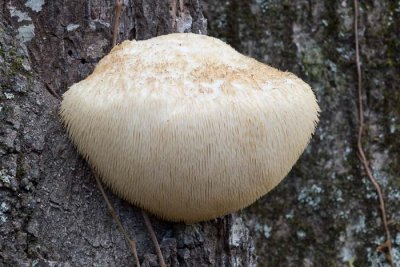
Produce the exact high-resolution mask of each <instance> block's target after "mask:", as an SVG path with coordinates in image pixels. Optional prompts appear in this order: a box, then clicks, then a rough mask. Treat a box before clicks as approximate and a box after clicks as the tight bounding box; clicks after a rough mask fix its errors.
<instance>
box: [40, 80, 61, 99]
mask: <svg viewBox="0 0 400 267" xmlns="http://www.w3.org/2000/svg"><path fill="white" fill-rule="evenodd" d="M43 82H44V85H45V87H46V89H47V91H48V92H49V93H50V94H51V95H52V96H54V97H55V98H57V99H58V100H60V101H61V97H60V95H59V94H57V92H56V91H55V90H54V88H53V86H51V84H50V83H48V82H46V81H43Z"/></svg>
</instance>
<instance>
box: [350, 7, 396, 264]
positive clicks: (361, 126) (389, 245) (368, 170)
mask: <svg viewBox="0 0 400 267" xmlns="http://www.w3.org/2000/svg"><path fill="white" fill-rule="evenodd" d="M354 35H355V47H356V64H357V79H358V80H357V83H358V120H359V128H358V136H357V150H358V157H359V159H360V161H361V162H362V164H363V166H364V169H365V172H366V173H367V176H368V178H369V180H370V181H371V183H372V184H373V185H374V187H375V189H376V192H377V193H378V197H379V204H380V210H381V216H382V220H383V226H384V229H385V234H386V241H385V242H384V244H382V245H381V246H380V250H383V249H382V248H384V247H386V248H387V249H388V252H387V253H385V254H386V258H387V260H388V261H389V262H390V264H391V266H392V267H395V265H394V261H393V255H392V241H391V235H390V231H389V226H388V222H387V216H386V209H385V201H384V198H383V192H382V189H381V187H380V185H379V183H378V182H377V180H376V178H375V177H374V175H373V174H372V171H371V168H370V166H369V163H368V159H367V156H366V155H365V152H364V147H363V144H362V138H363V132H364V126H365V123H364V107H363V101H362V96H363V86H362V76H361V64H360V50H359V41H358V0H354Z"/></svg>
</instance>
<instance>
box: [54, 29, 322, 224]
mask: <svg viewBox="0 0 400 267" xmlns="http://www.w3.org/2000/svg"><path fill="white" fill-rule="evenodd" d="M318 113H319V107H318V104H317V101H316V98H315V96H314V94H313V92H312V90H311V88H310V87H309V86H308V85H307V84H306V83H305V82H303V81H302V80H301V79H299V78H298V77H296V76H295V75H293V74H291V73H289V72H282V71H279V70H277V69H274V68H272V67H270V66H268V65H265V64H263V63H260V62H258V61H256V60H254V59H251V58H249V57H246V56H244V55H242V54H240V53H238V52H236V51H235V50H234V49H233V48H231V47H230V46H229V45H227V44H225V43H224V42H222V41H220V40H218V39H215V38H212V37H208V36H203V35H196V34H170V35H164V36H160V37H156V38H153V39H149V40H146V41H125V42H123V43H122V44H120V45H118V46H116V47H115V48H114V49H113V50H112V51H111V52H110V54H109V55H107V56H105V57H104V58H103V59H102V60H101V61H100V62H99V64H98V65H97V66H96V68H95V70H94V72H93V73H92V74H91V75H90V76H89V77H87V78H86V79H85V80H83V81H81V82H79V83H76V84H74V85H72V86H71V88H70V89H69V90H68V91H67V92H66V93H65V94H64V96H63V101H62V104H61V117H62V119H63V121H64V123H65V125H66V127H67V130H68V133H69V135H70V137H71V139H72V140H73V142H74V143H75V144H76V146H77V149H78V150H79V152H80V153H81V154H82V155H83V156H84V157H85V158H86V159H87V160H88V162H89V163H90V165H91V166H92V167H93V168H94V169H95V170H96V171H97V172H98V173H99V175H100V176H101V177H102V179H103V181H104V182H105V183H106V184H107V185H108V186H109V187H110V188H111V189H112V190H113V191H114V192H115V193H117V194H118V195H119V196H121V197H122V198H124V199H126V200H127V201H129V202H130V203H133V204H135V205H137V206H139V207H142V208H144V209H145V210H148V211H150V212H151V213H153V214H155V215H157V216H158V217H161V218H163V219H166V220H170V221H185V222H187V223H194V222H198V221H204V220H208V219H212V218H216V217H219V216H222V215H225V214H228V213H231V212H234V211H237V210H239V209H242V208H244V207H246V206H248V205H250V204H251V203H253V202H254V201H255V200H257V199H258V198H260V197H261V196H263V195H265V194H266V193H267V192H268V191H270V190H271V189H272V188H274V187H275V186H276V185H277V184H278V183H279V182H280V181H281V180H282V179H283V178H284V177H285V176H286V175H287V174H288V172H289V171H290V169H291V168H292V166H293V165H294V164H295V162H296V161H297V159H298V158H299V156H300V155H301V153H302V152H303V150H304V149H305V147H306V146H307V144H308V142H309V140H310V138H311V136H312V134H313V133H314V130H315V127H316V124H317V122H318Z"/></svg>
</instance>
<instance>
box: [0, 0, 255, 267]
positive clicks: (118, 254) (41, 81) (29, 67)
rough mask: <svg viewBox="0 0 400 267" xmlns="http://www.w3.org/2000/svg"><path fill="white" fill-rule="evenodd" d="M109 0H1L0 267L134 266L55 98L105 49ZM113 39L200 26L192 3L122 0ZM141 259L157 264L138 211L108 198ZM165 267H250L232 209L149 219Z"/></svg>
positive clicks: (244, 232) (242, 229) (249, 246)
mask: <svg viewBox="0 0 400 267" xmlns="http://www.w3.org/2000/svg"><path fill="white" fill-rule="evenodd" d="M113 3H114V1H111V0H108V1H105V0H86V1H80V0H79V1H78V0H51V1H50V0H28V1H26V0H11V1H4V0H0V157H1V160H0V266H132V265H133V257H132V255H131V254H130V251H129V249H128V248H127V244H126V243H125V240H124V239H123V237H122V235H121V234H120V233H119V232H118V230H117V228H116V225H115V223H114V222H113V221H112V219H111V217H110V216H109V214H108V211H107V208H106V204H105V202H104V200H103V199H102V197H101V194H100V192H99V190H98V188H97V187H96V183H95V181H94V179H93V177H92V174H91V171H90V169H89V168H88V166H87V164H86V163H85V162H84V161H83V160H82V158H80V157H79V156H78V154H77V152H76V150H75V148H74V147H73V145H72V144H71V143H70V141H69V140H68V138H67V136H66V134H65V130H64V129H63V127H62V125H61V123H60V121H59V116H58V107H59V102H58V100H57V99H56V98H55V97H54V96H53V95H52V94H50V93H49V91H54V92H55V93H56V94H58V95H61V94H62V93H63V92H65V91H66V90H67V88H68V86H70V85H71V84H73V83H75V82H77V81H79V80H81V79H83V78H85V77H86V76H87V75H88V74H89V73H90V72H91V71H92V70H93V67H94V65H95V63H96V62H97V61H98V60H99V59H100V58H102V57H103V56H104V55H105V54H106V53H107V52H108V51H109V50H110V48H111V32H110V29H111V25H112V13H113ZM120 29H121V32H120V35H119V37H120V40H123V39H128V38H129V39H132V38H135V39H146V38H150V37H152V36H155V35H160V34H165V33H169V32H174V31H181V32H182V31H193V32H196V33H202V34H205V33H206V20H205V19H204V17H203V15H202V10H201V6H200V4H199V2H198V1H197V0H190V1H182V5H181V4H180V3H179V2H178V1H175V0H172V1H157V0H129V1H128V0H125V1H124V13H123V16H122V20H121V28H120ZM109 194H110V195H111V200H112V202H113V203H114V205H115V207H116V210H117V213H118V214H119V215H120V217H121V220H122V222H123V225H124V226H125V227H126V229H127V230H128V232H129V233H130V235H131V236H133V235H134V236H135V237H136V240H137V242H138V252H139V257H140V259H141V261H142V265H143V266H158V262H157V258H156V255H155V251H154V249H153V246H152V243H151V242H150V238H149V236H148V234H147V232H146V230H145V226H144V224H143V223H144V222H143V219H142V217H141V214H140V212H139V211H138V210H137V209H136V208H135V207H132V206H131V205H129V204H127V203H125V202H124V201H122V200H120V199H118V198H116V197H114V196H113V195H112V194H111V193H110V192H109ZM151 219H152V222H153V226H154V228H155V231H156V234H157V237H158V239H159V241H160V243H161V248H162V251H163V253H164V257H165V260H166V262H167V264H168V265H170V266H210V265H211V266H252V265H254V264H255V254H254V246H253V243H252V239H251V237H250V235H249V231H248V229H247V227H246V226H245V224H244V221H243V219H242V218H241V217H240V216H239V215H230V216H227V217H225V218H222V219H217V220H214V221H211V222H206V223H200V224H196V225H191V226H187V225H183V224H172V223H166V222H163V221H159V220H157V219H155V218H151Z"/></svg>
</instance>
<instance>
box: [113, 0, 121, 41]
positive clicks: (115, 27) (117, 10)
mask: <svg viewBox="0 0 400 267" xmlns="http://www.w3.org/2000/svg"><path fill="white" fill-rule="evenodd" d="M121 11H122V0H115V7H114V25H113V35H112V47H114V46H115V45H116V44H117V41H118V35H119V25H120V19H121Z"/></svg>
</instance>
